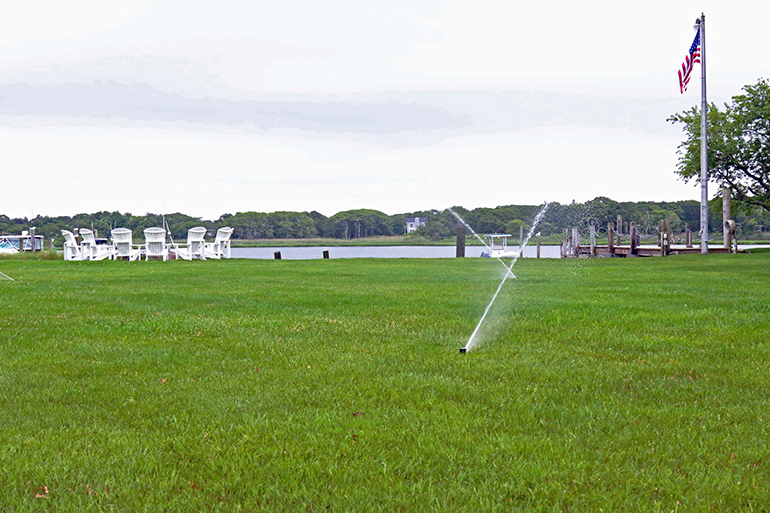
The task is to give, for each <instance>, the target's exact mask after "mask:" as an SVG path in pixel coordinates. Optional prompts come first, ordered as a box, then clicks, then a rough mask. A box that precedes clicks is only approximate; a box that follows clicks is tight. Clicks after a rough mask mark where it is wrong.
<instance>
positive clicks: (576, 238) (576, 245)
mask: <svg viewBox="0 0 770 513" xmlns="http://www.w3.org/2000/svg"><path fill="white" fill-rule="evenodd" d="M572 256H580V232H579V231H578V229H577V228H573V229H572Z"/></svg>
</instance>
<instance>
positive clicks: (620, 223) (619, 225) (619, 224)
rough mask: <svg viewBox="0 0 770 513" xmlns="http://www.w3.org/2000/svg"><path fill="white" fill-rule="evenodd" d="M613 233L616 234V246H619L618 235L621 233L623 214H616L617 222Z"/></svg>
mask: <svg viewBox="0 0 770 513" xmlns="http://www.w3.org/2000/svg"><path fill="white" fill-rule="evenodd" d="M615 233H617V234H618V246H620V235H621V234H622V233H623V216H621V215H620V214H618V224H617V225H616V230H615Z"/></svg>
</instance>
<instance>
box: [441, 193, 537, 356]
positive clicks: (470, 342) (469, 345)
mask: <svg viewBox="0 0 770 513" xmlns="http://www.w3.org/2000/svg"><path fill="white" fill-rule="evenodd" d="M549 205H550V203H548V202H547V201H546V202H545V203H544V204H543V206H542V207H541V208H540V211H539V212H538V213H537V215H536V216H535V219H534V220H533V221H532V226H531V227H530V229H529V232H527V236H526V237H525V238H524V240H523V241H522V243H521V252H520V253H522V254H523V253H524V246H526V245H527V243H528V242H529V239H530V238H532V234H533V233H534V232H535V227H536V226H537V224H538V223H539V222H540V220H541V219H543V216H544V215H545V212H546V211H547V210H548V206H549ZM449 211H450V212H452V214H454V215H455V217H457V218H458V219H459V220H460V222H462V223H463V224H464V225H465V226H467V227H468V228H470V226H468V224H467V223H466V222H465V221H463V220H462V218H460V216H458V215H457V214H455V213H454V211H452V209H451V208H450V209H449ZM470 230H471V232H473V234H474V235H476V232H474V231H473V229H472V228H470ZM476 237H478V238H479V240H481V237H479V236H478V235H476ZM481 242H482V243H483V242H484V241H483V240H482V241H481ZM484 245H485V246H486V244H484ZM518 259H519V253H517V254H516V255H515V256H514V257H513V261H512V262H511V265H510V266H508V265H506V263H505V262H503V261H502V260H500V259H499V258H498V260H500V262H502V263H503V265H505V268H506V269H507V270H508V272H506V273H505V276H503V280H502V281H501V282H500V285H498V287H497V291H495V295H494V296H492V300H491V301H490V302H489V304H488V305H487V309H486V310H484V315H482V316H481V319H480V320H479V323H478V324H477V325H476V329H475V330H473V333H472V334H471V338H470V339H468V343H467V344H465V347H462V348H460V352H461V353H466V352H468V351H469V350H470V349H471V348H472V347H473V346H474V345H475V344H474V342H475V339H476V333H478V331H479V328H481V325H482V324H483V323H484V319H485V318H486V317H487V314H488V313H489V310H490V308H492V304H494V302H495V299H497V295H498V294H500V291H501V290H502V288H503V285H504V284H505V282H506V280H507V279H508V277H509V276H513V277H514V278H515V277H516V276H515V275H514V274H513V272H511V269H513V266H514V264H516V262H517V261H518Z"/></svg>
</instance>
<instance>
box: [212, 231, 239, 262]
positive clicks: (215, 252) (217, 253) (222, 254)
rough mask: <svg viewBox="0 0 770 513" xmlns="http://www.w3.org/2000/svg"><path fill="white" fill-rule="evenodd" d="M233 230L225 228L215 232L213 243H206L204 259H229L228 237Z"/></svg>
mask: <svg viewBox="0 0 770 513" xmlns="http://www.w3.org/2000/svg"><path fill="white" fill-rule="evenodd" d="M232 234H233V229H232V228H230V227H229V226H225V227H223V228H220V229H219V230H217V237H216V239H214V242H207V243H206V258H230V235H232Z"/></svg>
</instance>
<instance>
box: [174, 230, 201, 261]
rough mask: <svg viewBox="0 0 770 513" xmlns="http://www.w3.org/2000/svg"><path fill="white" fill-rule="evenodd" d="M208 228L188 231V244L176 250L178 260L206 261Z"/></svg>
mask: <svg viewBox="0 0 770 513" xmlns="http://www.w3.org/2000/svg"><path fill="white" fill-rule="evenodd" d="M205 236H206V228H204V227H203V226H196V227H195V228H190V229H189V230H187V244H185V245H179V246H178V247H176V248H175V251H176V256H177V258H184V259H185V260H192V259H193V258H197V259H199V260H206V241H205V239H204V237H205Z"/></svg>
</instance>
